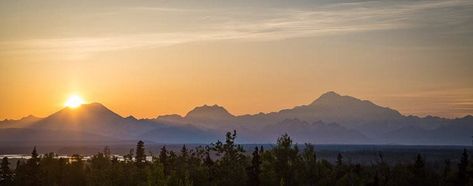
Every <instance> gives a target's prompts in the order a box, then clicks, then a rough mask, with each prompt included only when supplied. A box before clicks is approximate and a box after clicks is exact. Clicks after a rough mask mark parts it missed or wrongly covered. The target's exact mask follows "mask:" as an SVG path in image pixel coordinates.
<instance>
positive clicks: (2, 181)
mask: <svg viewBox="0 0 473 186" xmlns="http://www.w3.org/2000/svg"><path fill="white" fill-rule="evenodd" d="M9 164H10V163H9V162H8V158H7V157H4V158H3V159H2V164H1V165H0V185H12V184H13V172H12V171H11V170H10V167H9Z"/></svg>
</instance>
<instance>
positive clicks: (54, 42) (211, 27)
mask: <svg viewBox="0 0 473 186" xmlns="http://www.w3.org/2000/svg"><path fill="white" fill-rule="evenodd" d="M465 7H466V8H467V9H468V10H467V11H470V12H471V10H472V9H473V1H469V0H452V1H415V2H402V3H401V2H399V3H397V2H387V1H368V2H356V3H338V4H328V5H321V6H314V7H309V8H304V7H299V8H279V9H278V8H258V10H253V9H252V10H246V9H239V8H229V9H212V10H208V12H206V11H203V10H200V9H188V8H186V9H180V8H179V7H140V6H137V7H125V9H127V10H128V11H123V9H116V10H115V11H117V12H115V14H129V13H130V11H132V12H140V13H149V14H153V13H156V12H159V15H160V16H165V15H166V14H172V15H168V16H169V17H172V16H174V15H175V14H181V16H185V17H187V18H189V20H188V21H187V22H177V23H174V24H177V25H178V27H176V29H175V30H171V31H166V32H164V31H163V32H160V31H155V30H153V31H147V30H140V34H129V33H127V34H123V33H119V32H117V33H112V34H110V35H111V36H107V37H93V36H90V35H85V36H82V37H71V38H52V39H51V38H48V39H41V38H38V39H27V40H12V41H0V53H23V52H57V51H64V50H66V51H74V52H76V53H82V54H84V53H91V52H101V51H110V50H121V49H128V48H139V47H162V46H169V45H176V44H182V43H189V42H199V41H215V40H232V39H239V40H244V41H246V40H247V41H266V40H278V39H287V38H297V37H313V36H324V35H333V34H346V33H355V32H363V31H376V30H393V29H406V28H412V27H416V26H419V25H418V22H416V21H418V20H417V19H422V17H421V16H419V15H424V16H425V15H429V14H432V13H433V12H435V11H437V10H439V9H445V8H463V9H464V8H465ZM124 16H126V15H124ZM418 17H421V18H418ZM472 17H473V15H464V14H462V15H458V14H455V12H454V11H453V13H451V14H445V15H443V16H442V17H441V18H439V19H442V20H447V21H448V20H451V21H452V22H454V21H455V22H458V21H459V19H460V21H461V20H471V18H472ZM432 19H435V17H434V18H429V20H432ZM433 21H435V20H433ZM169 22H171V20H170V21H169ZM445 24H448V23H445ZM131 26H132V25H131ZM181 27H185V29H182V30H181V29H178V28H181Z"/></svg>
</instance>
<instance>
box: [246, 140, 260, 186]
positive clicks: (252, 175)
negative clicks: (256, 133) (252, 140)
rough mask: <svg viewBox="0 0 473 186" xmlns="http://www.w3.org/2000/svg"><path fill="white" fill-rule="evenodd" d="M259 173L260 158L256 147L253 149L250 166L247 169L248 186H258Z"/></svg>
mask: <svg viewBox="0 0 473 186" xmlns="http://www.w3.org/2000/svg"><path fill="white" fill-rule="evenodd" d="M260 173H261V156H260V151H259V149H258V147H255V151H254V152H253V158H252V160H251V166H250V167H248V184H247V185H250V186H258V185H260V180H259V175H260Z"/></svg>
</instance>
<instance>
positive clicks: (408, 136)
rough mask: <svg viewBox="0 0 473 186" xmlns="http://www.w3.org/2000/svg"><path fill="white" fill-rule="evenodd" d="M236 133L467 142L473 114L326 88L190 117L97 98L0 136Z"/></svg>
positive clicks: (338, 140) (0, 127)
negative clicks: (433, 111) (411, 111)
mask: <svg viewBox="0 0 473 186" xmlns="http://www.w3.org/2000/svg"><path fill="white" fill-rule="evenodd" d="M231 130H237V132H238V134H239V137H238V140H239V141H240V142H243V143H271V142H274V141H275V139H276V138H277V137H278V136H279V135H281V134H284V133H288V134H289V135H291V136H292V137H293V138H294V140H295V141H296V142H299V143H304V142H310V143H319V144H320V143H322V144H419V145H421V144H435V145H448V144H449V145H452V144H453V145H467V144H470V143H471V136H472V135H473V116H466V117H463V118H457V119H446V118H439V117H433V116H428V117H417V116H404V115H402V114H400V113H399V112H398V111H396V110H393V109H390V108H387V107H382V106H378V105H376V104H374V103H372V102H370V101H367V100H360V99H357V98H354V97H350V96H342V95H339V94H337V93H335V92H327V93H325V94H323V95H321V96H320V97H319V98H317V99H315V100H314V101H313V102H312V103H310V104H308V105H301V106H296V107H294V108H291V109H284V110H280V111H277V112H271V113H259V114H254V115H241V116H235V115H232V114H231V113H230V112H228V110H226V109H225V108H224V107H222V106H219V105H212V106H208V105H203V106H199V107H196V108H195V109H193V110H191V111H190V112H188V113H187V114H186V115H185V116H180V115H177V114H173V115H164V116H158V117H157V118H155V119H136V118H135V117H133V116H128V117H126V118H124V117H122V116H120V115H118V114H116V113H114V112H113V111H111V110H110V109H108V108H107V107H105V106H104V105H102V104H100V103H91V104H85V105H82V106H80V107H79V108H75V109H71V108H63V109H61V110H60V111H58V112H56V113H53V114H51V115H50V116H48V117H46V118H37V117H34V116H28V117H25V118H22V119H20V120H4V121H0V140H2V141H16V142H24V143H32V142H38V143H39V142H41V141H43V142H45V143H46V142H47V141H49V142H51V141H62V142H64V143H66V142H67V141H74V142H77V141H97V142H98V141H101V142H111V141H112V142H116V141H120V140H126V141H129V140H138V139H142V140H147V141H150V142H156V143H208V142H210V141H215V140H216V139H217V138H220V137H222V136H223V134H224V133H225V132H226V131H231Z"/></svg>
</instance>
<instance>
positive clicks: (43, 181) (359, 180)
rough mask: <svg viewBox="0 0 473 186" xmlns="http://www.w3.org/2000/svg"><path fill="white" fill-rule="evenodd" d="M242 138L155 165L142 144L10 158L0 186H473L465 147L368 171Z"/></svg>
mask: <svg viewBox="0 0 473 186" xmlns="http://www.w3.org/2000/svg"><path fill="white" fill-rule="evenodd" d="M235 139H236V132H235V131H233V132H228V133H227V134H226V140H225V141H217V142H215V143H211V144H209V145H206V146H198V147H196V148H194V149H188V148H187V147H186V146H185V145H183V146H182V148H181V150H180V152H174V151H170V150H167V149H166V147H165V146H163V147H162V148H161V150H160V152H159V154H157V155H155V156H154V155H153V156H152V160H151V161H150V160H149V159H147V158H146V157H147V153H146V150H145V144H144V142H143V141H139V142H138V143H137V145H136V148H135V149H134V150H130V152H129V153H128V154H126V155H125V156H124V159H123V160H119V159H118V158H117V157H116V156H114V155H112V154H111V152H110V149H109V148H107V147H106V148H105V149H104V150H103V152H100V153H97V154H95V155H93V156H92V158H90V159H87V160H86V159H84V158H83V157H82V156H81V155H77V154H76V155H73V156H72V157H71V158H60V157H58V156H57V155H56V154H54V153H48V154H43V155H39V154H38V153H37V150H36V148H34V149H33V152H32V154H31V158H30V159H27V160H25V161H17V164H16V168H15V169H12V168H10V167H11V166H9V164H10V162H9V160H8V158H7V157H5V158H3V160H2V163H1V166H0V185H7V186H10V185H45V186H51V185H71V186H73V185H91V186H92V185H117V186H119V185H124V186H125V185H126V186H128V185H150V186H152V185H167V186H186V185H211V186H213V185H215V186H218V185H225V186H233V185H235V186H236V185H248V186H258V185H271V186H272V185H281V186H283V185H287V186H291V185H371V186H375V185H416V186H419V185H473V163H472V162H470V160H469V159H470V155H469V154H468V151H467V150H466V149H465V150H464V151H463V153H462V154H459V158H460V161H459V162H458V163H456V162H455V163H452V162H451V161H450V160H448V159H447V160H445V161H444V162H443V164H442V165H438V166H429V164H428V162H426V161H425V157H424V156H423V155H422V154H418V155H417V156H416V157H413V158H412V161H409V162H407V163H396V164H388V163H386V161H385V159H384V157H383V154H382V153H379V157H378V159H377V160H376V161H375V162H376V163H374V164H370V165H364V164H358V163H352V162H350V161H346V160H345V159H344V157H343V154H342V153H339V154H338V156H337V158H336V161H335V162H329V161H327V160H324V159H318V158H317V153H316V149H315V147H314V145H312V144H305V145H304V148H302V149H299V146H298V145H296V144H294V143H293V141H292V139H291V137H290V136H289V135H287V134H285V135H282V136H281V137H279V138H278V139H277V142H276V144H275V146H274V147H273V148H271V149H264V148H263V147H262V146H261V147H255V148H254V150H253V151H250V152H245V150H244V148H243V147H242V145H240V144H237V143H236V141H235Z"/></svg>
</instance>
